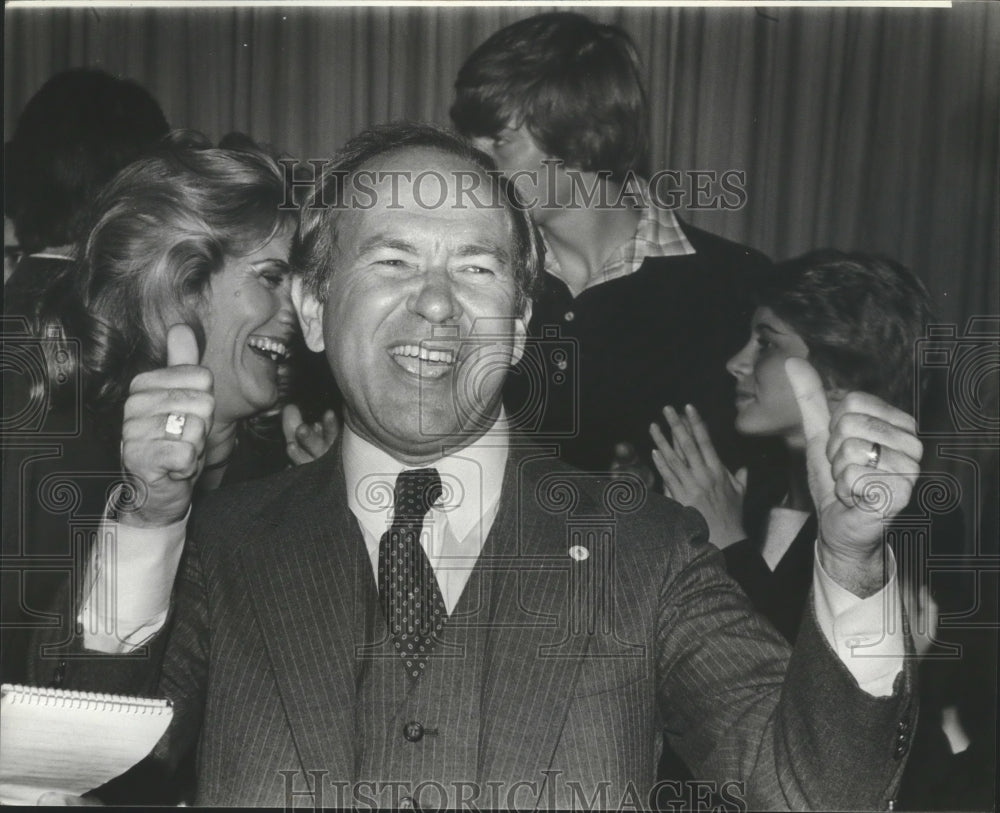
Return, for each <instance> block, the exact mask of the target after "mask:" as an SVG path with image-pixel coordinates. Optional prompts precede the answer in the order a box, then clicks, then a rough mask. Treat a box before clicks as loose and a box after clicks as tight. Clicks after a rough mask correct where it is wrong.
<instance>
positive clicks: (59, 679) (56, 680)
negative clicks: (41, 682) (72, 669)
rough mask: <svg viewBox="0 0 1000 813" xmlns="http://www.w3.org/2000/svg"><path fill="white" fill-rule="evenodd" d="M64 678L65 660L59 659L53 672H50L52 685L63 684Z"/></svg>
mask: <svg viewBox="0 0 1000 813" xmlns="http://www.w3.org/2000/svg"><path fill="white" fill-rule="evenodd" d="M65 680H66V661H59V663H58V665H57V666H56V669H55V672H53V674H52V685H53V686H55V687H57V688H58V687H59V686H62V685H63V682H64V681H65Z"/></svg>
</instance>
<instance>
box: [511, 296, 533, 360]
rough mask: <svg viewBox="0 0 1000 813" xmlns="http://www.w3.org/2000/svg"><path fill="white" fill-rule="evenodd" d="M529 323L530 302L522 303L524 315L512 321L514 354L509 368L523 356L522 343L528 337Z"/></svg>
mask: <svg viewBox="0 0 1000 813" xmlns="http://www.w3.org/2000/svg"><path fill="white" fill-rule="evenodd" d="M530 321H531V302H530V300H529V301H528V302H525V303H524V313H523V314H522V315H521V316H518V317H515V319H514V352H513V354H512V356H511V360H510V363H511V366H513V365H515V364H517V363H518V362H519V361H520V360H521V357H522V356H524V342H525V339H526V338H527V335H528V323H529V322H530Z"/></svg>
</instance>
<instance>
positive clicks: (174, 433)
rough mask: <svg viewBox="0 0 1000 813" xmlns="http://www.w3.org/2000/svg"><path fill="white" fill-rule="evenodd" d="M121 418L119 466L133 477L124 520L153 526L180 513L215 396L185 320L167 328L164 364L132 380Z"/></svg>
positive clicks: (189, 492) (188, 494)
mask: <svg viewBox="0 0 1000 813" xmlns="http://www.w3.org/2000/svg"><path fill="white" fill-rule="evenodd" d="M129 392H130V394H129V397H128V400H127V401H126V402H125V414H124V420H123V422H122V446H121V451H122V469H123V470H124V471H125V472H126V473H128V474H130V475H131V476H132V478H133V479H135V480H138V481H139V482H138V489H139V493H138V494H137V496H136V505H135V508H134V510H123V511H122V512H121V513H120V517H119V519H120V521H121V522H122V523H124V524H127V525H138V526H142V527H157V526H164V525H169V524H171V523H173V522H176V521H177V520H179V519H181V518H183V516H184V514H185V513H187V510H188V506H190V504H191V495H192V492H193V489H194V484H195V482H197V479H198V475H199V474H200V473H201V468H202V465H203V463H204V454H205V443H206V440H207V438H208V434H209V432H210V431H211V429H212V414H213V412H214V411H215V398H214V397H213V395H212V373H211V371H210V370H208V369H207V368H206V367H201V366H199V365H198V343H197V341H196V340H195V336H194V332H193V331H192V330H191V328H190V327H188V326H187V325H174V326H173V327H171V328H170V330H169V331H168V333H167V366H166V367H163V368H161V369H159V370H153V371H151V372H148V373H140V374H139V375H137V376H136V377H135V378H134V379H133V380H132V386H131V388H130V390H129Z"/></svg>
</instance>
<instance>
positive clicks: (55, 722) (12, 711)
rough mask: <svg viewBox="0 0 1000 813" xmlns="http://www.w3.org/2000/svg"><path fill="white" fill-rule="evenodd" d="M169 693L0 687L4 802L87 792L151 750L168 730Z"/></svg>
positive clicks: (33, 801)
mask: <svg viewBox="0 0 1000 813" xmlns="http://www.w3.org/2000/svg"><path fill="white" fill-rule="evenodd" d="M172 716H173V709H172V708H171V707H170V701H169V700H155V699H150V698H143V697H124V696H122V695H113V694H97V693H95V692H74V691H68V690H61V689H41V688H38V687H35V686H17V685H12V684H9V683H5V684H3V686H2V687H0V803H3V804H36V803H37V801H38V798H39V797H40V796H41V795H42V794H44V793H47V792H49V791H55V792H57V793H68V794H73V795H80V794H83V793H86V792H87V791H90V790H93V789H94V788H97V787H100V786H101V785H103V784H104V783H105V782H107V781H108V780H110V779H114V778H115V777H116V776H118V775H119V774H122V773H124V772H125V771H127V770H128V769H129V768H131V767H132V766H133V765H135V764H136V763H137V762H139V761H140V760H141V759H143V758H144V757H146V756H147V755H148V754H149V752H150V751H152V750H153V746H154V745H156V743H157V741H158V740H159V739H160V737H162V736H163V733H164V732H165V731H166V730H167V726H168V725H169V724H170V719H171V717H172Z"/></svg>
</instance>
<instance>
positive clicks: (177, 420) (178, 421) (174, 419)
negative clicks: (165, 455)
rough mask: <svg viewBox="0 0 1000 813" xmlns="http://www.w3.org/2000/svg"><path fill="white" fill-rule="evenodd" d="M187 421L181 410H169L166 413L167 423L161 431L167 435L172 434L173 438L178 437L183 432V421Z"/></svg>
mask: <svg viewBox="0 0 1000 813" xmlns="http://www.w3.org/2000/svg"><path fill="white" fill-rule="evenodd" d="M186 421H187V415H185V414H184V413H183V412H171V413H170V414H169V415H167V425H166V426H164V427H163V431H164V432H166V433H167V434H168V435H173V436H174V437H175V438H179V437H180V436H181V435H183V434H184V423H185V422H186Z"/></svg>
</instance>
